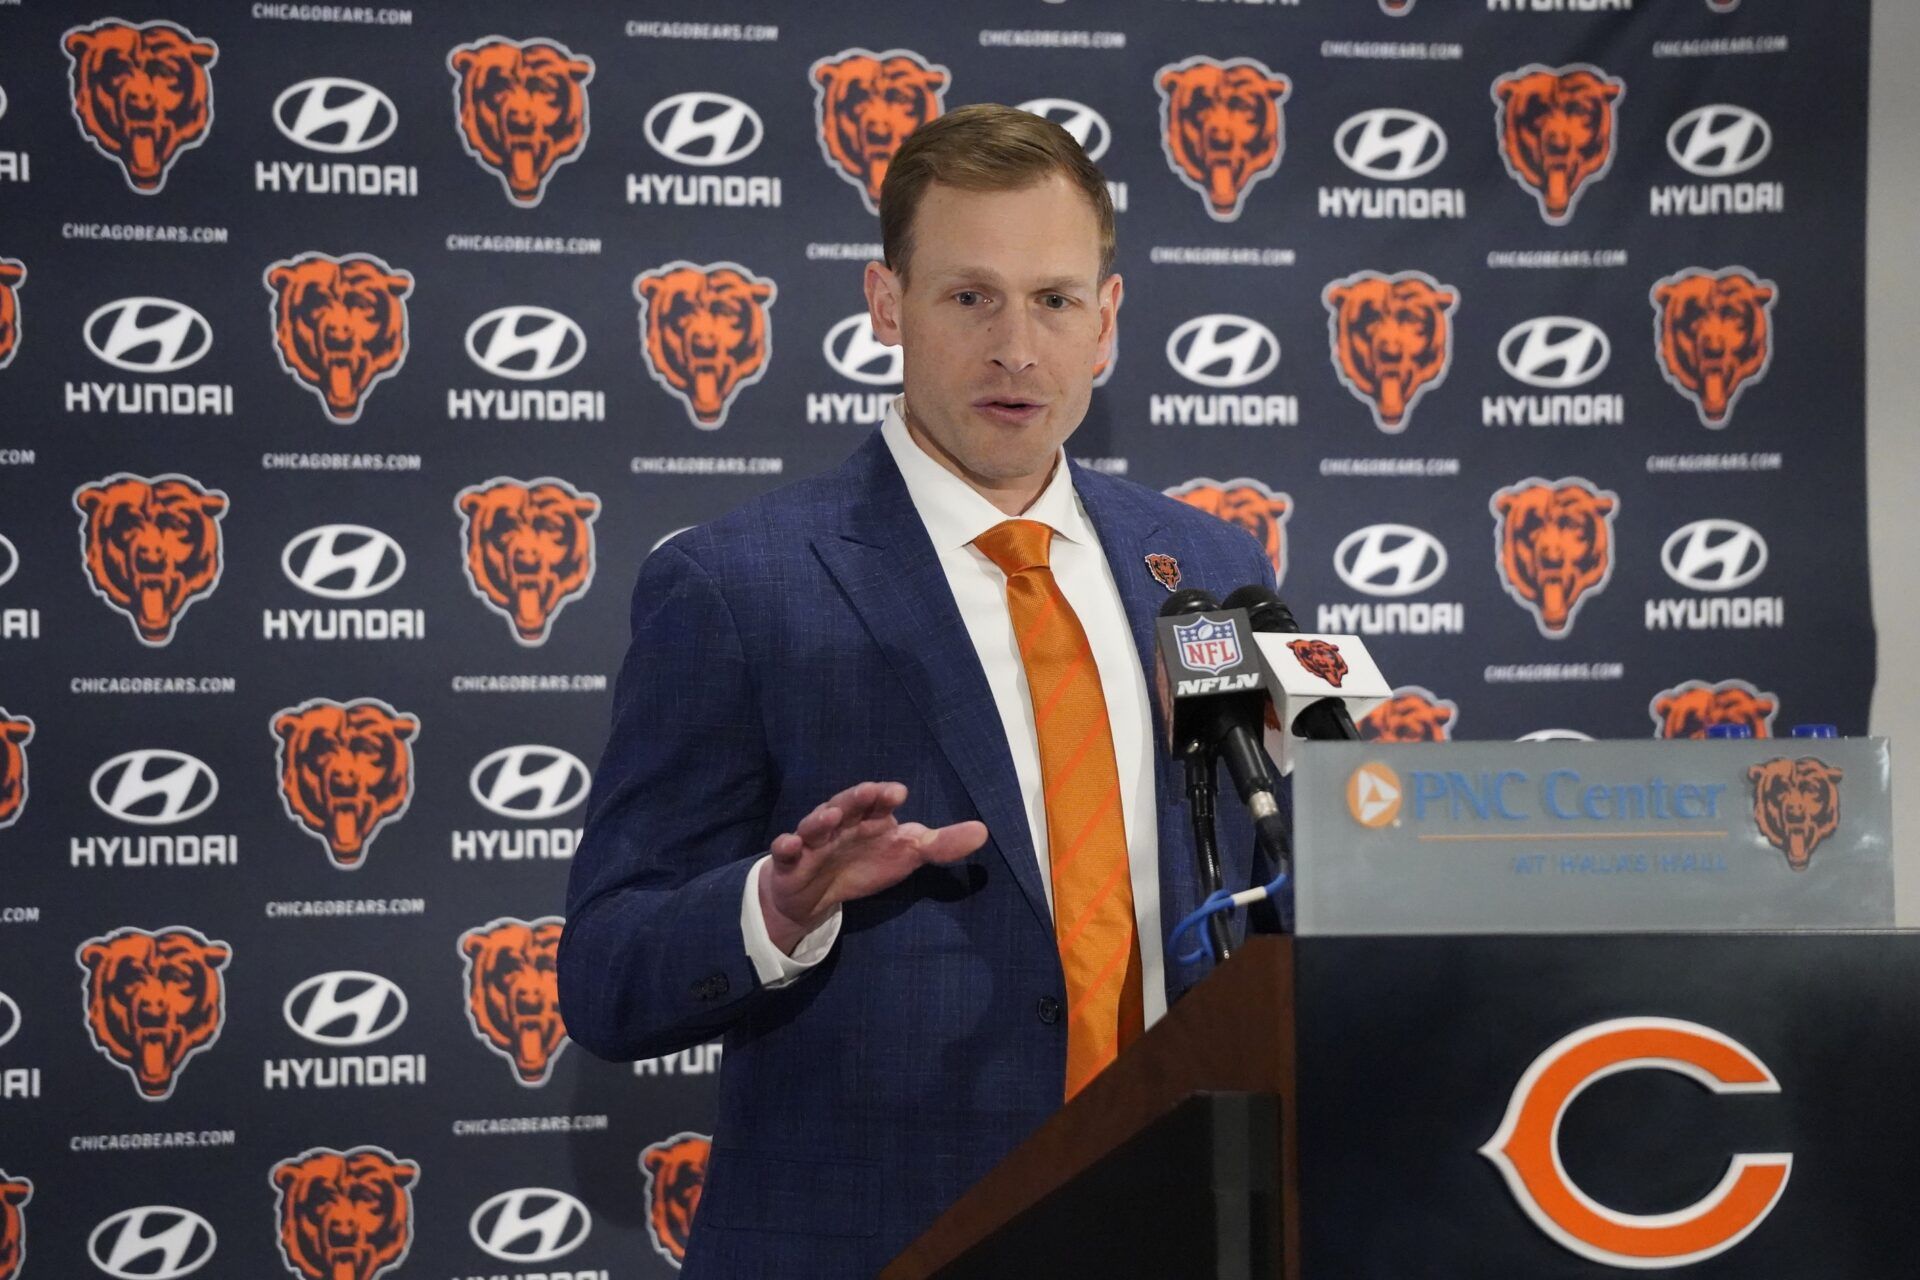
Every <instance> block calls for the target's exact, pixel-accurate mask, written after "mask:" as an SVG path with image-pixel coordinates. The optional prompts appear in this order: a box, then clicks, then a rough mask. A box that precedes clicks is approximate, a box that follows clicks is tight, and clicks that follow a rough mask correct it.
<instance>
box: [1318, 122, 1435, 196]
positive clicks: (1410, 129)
mask: <svg viewBox="0 0 1920 1280" xmlns="http://www.w3.org/2000/svg"><path fill="white" fill-rule="evenodd" d="M1333 149H1334V151H1335V152H1336V153H1337V154H1338V155H1339V157H1340V160H1341V163H1343V164H1345V165H1346V166H1347V168H1349V169H1351V170H1353V171H1354V172H1355V173H1357V174H1359V175H1360V176H1361V177H1363V178H1372V179H1374V180H1375V181H1378V182H1406V181H1409V180H1410V179H1413V178H1418V177H1421V176H1423V175H1425V174H1429V173H1432V172H1433V171H1434V170H1435V169H1436V168H1438V167H1439V165H1440V162H1441V161H1442V160H1445V159H1446V158H1447V135H1446V132H1445V131H1444V130H1442V129H1441V128H1440V126H1439V125H1437V124H1435V123H1434V122H1433V121H1432V120H1429V119H1428V118H1427V117H1426V116H1423V115H1421V114H1420V113H1419V112H1418V111H1406V110H1403V109H1402V108H1400V107H1375V108H1374V109H1373V110H1372V111H1362V112H1361V113H1360V114H1359V115H1355V116H1348V117H1347V119H1346V121H1345V122H1344V123H1343V124H1341V126H1340V128H1339V131H1338V132H1336V133H1335V134H1334V135H1333Z"/></svg>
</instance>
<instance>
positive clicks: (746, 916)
mask: <svg viewBox="0 0 1920 1280" xmlns="http://www.w3.org/2000/svg"><path fill="white" fill-rule="evenodd" d="M880 216H881V231H882V239H883V241H884V243H885V257H886V265H884V266H883V265H881V264H880V263H871V264H869V265H868V267H867V270H866V293H867V300H868V306H869V311H870V315H871V319H872V322H873V327H874V332H875V334H876V335H877V336H878V337H879V338H880V339H881V340H882V341H883V342H887V343H889V344H899V345H901V346H902V348H903V351H904V355H905V378H904V385H905V391H904V394H903V395H902V396H900V397H897V398H896V399H895V401H894V404H893V409H892V412H890V413H889V415H888V419H887V422H886V424H885V425H884V426H883V427H882V428H881V429H880V430H878V431H876V432H875V433H874V434H873V435H872V436H870V437H869V438H868V439H867V441H866V442H865V443H864V444H862V445H861V446H860V448H859V449H858V450H857V451H856V452H855V453H854V454H853V456H852V457H851V458H849V459H848V460H847V461H846V462H845V463H844V464H843V465H842V466H840V467H839V468H838V469H837V470H835V471H833V472H831V473H828V474H826V475H823V476H819V477H816V478H813V479H810V480H805V481H802V482H800V483H797V484H794V485H790V486H788V487H786V488H782V489H780V490H777V491H775V492H773V493H769V494H767V495H765V496H763V497H761V498H759V499H757V500H755V501H753V502H750V503H748V504H747V505H746V506H744V507H742V508H740V509H739V510H736V511H734V512H733V513H731V514H729V515H727V516H725V517H723V518H721V519H719V520H716V521H713V522H711V523H709V524H705V525H701V526H699V527H697V528H695V529H692V530H689V531H687V532H685V533H682V534H680V535H679V536H677V537H675V538H674V539H673V540H672V541H671V542H668V543H667V544H665V545H664V546H662V547H661V548H660V549H658V550H657V551H655V552H654V553H653V554H652V555H651V556H650V557H649V558H648V559H647V561H646V563H645V564H644V565H643V566H642V568H641V571H640V575H639V580H638V583H637V584H636V586H635V589H634V595H633V614H632V625H633V639H632V644H631V647H630V649H629V650H628V653H627V655H626V659H625V662H624V664H623V666H622V668H621V671H620V675H619V679H618V683H617V685H616V689H615V697H614V713H613V731H612V736H611V738H610V740H609V741H608V743H607V748H606V752H605V754H604V756H603V757H602V759H601V761H600V765H599V768H598V771H597V773H596V775H595V778H594V783H593V790H592V795H591V798H590V801H589V812H588V817H587V822H586V829H585V835H584V838H583V842H582V844H581V846H580V848H579V851H578V853H577V854H576V856H575V859H574V863H573V868H572V875H571V879H570V881H569V884H568V892H567V925H566V931H565V933H564V935H563V937H562V940H561V944H560V958H559V983H560V1005H561V1011H562V1014H563V1016H564V1018H565V1021H566V1025H567V1029H568V1032H569V1034H570V1035H571V1036H572V1038H573V1039H574V1040H575V1041H577V1042H579V1043H580V1044H582V1045H584V1046H585V1047H586V1048H587V1049H588V1050H590V1051H591V1052H593V1053H595V1054H597V1055H599V1056H601V1057H603V1058H609V1059H615V1060H627V1059H633V1058H639V1057H649V1056H655V1055H660V1054H665V1053H669V1052H673V1051H675V1050H679V1049H682V1048H685V1047H688V1046H691V1045H695V1044H699V1043H702V1042H705V1041H708V1040H711V1039H713V1038H715V1037H721V1038H723V1039H724V1041H725V1045H726V1053H725V1057H724V1061H723V1067H722V1072H721V1077H720V1103H719V1108H720V1114H719V1119H718V1122H717V1124H716V1126H715V1131H714V1137H713V1151H712V1159H711V1163H710V1165H709V1168H708V1172H707V1180H706V1184H705V1188H704V1192H703V1194H702V1197H701V1200H700V1206H699V1212H698V1214H697V1215H696V1217H695V1220H694V1228H693V1232H692V1239H691V1243H690V1246H689V1249H688V1253H687V1257H686V1260H685V1272H686V1274H687V1275H688V1276H689V1277H693V1278H695V1280H699V1278H701V1277H726V1278H728V1280H737V1278H739V1277H752V1276H768V1277H773V1276H778V1277H782V1278H784V1280H795V1278H801V1277H814V1276H821V1277H843V1276H864V1275H872V1274H873V1273H875V1272H876V1271H877V1270H878V1269H879V1268H880V1267H881V1266H883V1265H884V1264H885V1262H886V1261H887V1260H888V1259H889V1258H891V1257H892V1256H893V1255H894V1254H895V1253H896V1252H898V1250H899V1249H900V1248H901V1247H902V1246H904V1245H905V1244H906V1243H907V1242H908V1241H910V1240H911V1239H912V1238H913V1237H914V1236H916V1235H917V1234H918V1233H919V1232H920V1231H922V1230H923V1229H924V1228H925V1227H926V1226H928V1225H929V1224H930V1223H931V1222H932V1220H933V1219H934V1218H935V1217H936V1216H937V1215H938V1213H939V1211H940V1210H941V1209H943V1208H944V1207H945V1206H946V1205H947V1204H949V1203H951V1202H952V1201H953V1200H954V1199H956V1198H957V1197H958V1196H959V1195H960V1193H961V1192H962V1191H964V1190H965V1189H966V1188H967V1187H968V1186H969V1185H971V1184H972V1183H973V1182H974V1181H976V1180H977V1179H978V1178H980V1177H981V1176H982V1175H983V1174H985V1173H986V1172H987V1171H988V1170H989V1169H990V1168H991V1167H992V1166H993V1165H994V1164H995V1163H996V1162H997V1161H998V1160H999V1159H1000V1158H1001V1157H1002V1156H1004V1155H1005V1154H1006V1153H1007V1152H1008V1151H1009V1150H1011V1149H1012V1148H1013V1147H1014V1146H1015V1145H1017V1144H1018V1143H1019V1141H1020V1140H1021V1139H1022V1138H1024V1137H1025V1136H1026V1135H1027V1134H1028V1133H1029V1132H1031V1131H1032V1130H1033V1128H1034V1127H1035V1126H1036V1125H1038V1124H1039V1123H1040V1122H1041V1121H1042V1120H1044V1119H1045V1118H1046V1117H1047V1116H1048V1115H1049V1114H1050V1113H1051V1112H1052V1111H1054V1110H1055V1109H1057V1108H1058V1107H1059V1106H1060V1105H1061V1104H1062V1102H1063V1100H1064V1098H1065V1097H1066V1096H1068V1095H1069V1094H1070V1093H1071V1092H1073V1091H1074V1090H1076V1089H1077V1088H1078V1087H1080V1086H1081V1085H1084V1084H1085V1082H1086V1078H1087V1076H1086V1073H1087V1068H1086V1067H1085V1065H1084V1064H1086V1063H1088V1062H1091V1063H1093V1066H1092V1068H1091V1070H1094V1071H1097V1070H1098V1068H1099V1066H1100V1065H1101V1064H1103V1063H1104V1062H1105V1061H1110V1060H1111V1058H1112V1056H1113V1055H1114V1054H1115V1053H1116V1052H1117V1050H1118V1048H1119V1047H1121V1046H1124V1045H1125V1044H1126V1043H1127V1042H1128V1041H1129V1040H1130V1039H1131V1038H1132V1037H1133V1036H1134V1035H1137V1034H1139V1033H1140V1032H1141V1031H1142V1030H1143V1029H1144V1027H1145V1026H1147V1025H1150V1024H1151V1023H1152V1022H1153V1021H1154V1020H1155V1019H1156V1018H1157V1017H1158V1016H1160V1014H1161V1013H1163V1012H1164V1011H1165V1009H1166V1006H1167V1004H1168V1003H1169V1002H1171V1001H1172V1000H1174V999H1177V998H1178V997H1179V995H1180V994H1181V993H1182V992H1184V991H1185V990H1186V988H1187V987H1188V986H1190V985H1191V984H1192V983H1193V982H1194V981H1195V980H1196V979H1198V978H1199V977H1201V976H1202V972H1201V968H1202V967H1201V966H1198V965H1187V964H1183V963H1181V962H1180V961H1179V959H1178V958H1177V957H1176V956H1175V955H1173V954H1171V952H1170V950H1169V947H1168V945H1167V941H1166V934H1167V932H1168V930H1169V929H1170V928H1171V927H1172V925H1173V924H1174V923H1176V922H1177V921H1179V920H1180V919H1182V918H1183V917H1185V916H1186V915H1187V914H1189V913H1190V912H1192V911H1193V910H1194V909H1195V908H1196V907H1197V905H1198V903H1199V899H1200V897H1201V894H1200V890H1199V884H1198V877H1197V874H1196V872H1195V868H1194V857H1193V846H1192V837H1191V834H1190V831H1189V816H1188V811H1187V807H1186V805H1185V803H1184V800H1183V796H1182V791H1181V783H1180V777H1179V774H1178V772H1177V770H1176V767H1175V765H1174V764H1173V762H1172V760H1171V758H1170V757H1169V755H1168V753H1167V752H1166V750H1165V747H1164V744H1165V740H1166V726H1165V724H1164V722H1163V719H1162V713H1161V709H1160V708H1159V707H1158V706H1157V705H1156V704H1155V702H1154V699H1153V697H1152V695H1151V692H1150V691H1151V690H1152V688H1153V678H1152V676H1153V667H1154V661H1155V659H1154V619H1155V616H1156V614H1157V612H1158V610H1159V607H1160V605H1161V604H1162V603H1164V601H1165V600H1166V599H1167V593H1168V591H1169V590H1171V586H1170V585H1169V581H1168V580H1169V579H1171V578H1172V577H1173V576H1174V574H1173V572H1171V571H1170V570H1169V564H1171V565H1173V566H1177V571H1178V575H1179V580H1180V583H1181V585H1183V586H1201V587H1205V588H1207V589H1209V590H1211V591H1213V592H1215V593H1216V594H1225V592H1227V591H1228V590H1230V589H1232V588H1234V587H1236V586H1239V585H1241V584H1244V583H1249V582H1257V583H1263V584H1266V585H1268V586H1271V585H1273V568H1272V565H1271V563H1270V562H1269V561H1268V559H1267V557H1266V554H1265V552H1264V549H1263V548H1262V547H1260V545H1259V544H1257V543H1256V542H1255V541H1254V540H1253V539H1252V538H1251V537H1249V536H1248V535H1247V533H1246V532H1245V531H1243V530H1241V529H1239V528H1238V527H1236V526H1234V525H1231V524H1228V523H1226V522H1224V521H1221V520H1218V519H1216V518H1214V517H1213V516H1211V515H1208V514H1205V513H1203V512H1200V511H1198V510H1196V509H1195V508H1193V507H1190V506H1188V505H1186V504H1184V503H1180V502H1177V501H1175V500H1173V499H1170V498H1166V497H1163V496H1162V495H1160V494H1159V493H1156V492H1154V491H1152V490H1149V489H1146V488H1142V487H1141V486H1138V485H1135V484H1131V483H1128V482H1126V481H1123V480H1118V479H1114V478H1110V477H1106V476H1102V475H1099V474H1096V473H1094V472H1091V471H1088V470H1085V469H1083V468H1081V467H1080V466H1078V465H1076V464H1074V463H1073V462H1071V461H1070V460H1069V459H1068V458H1067V457H1066V454H1065V451H1064V449H1063V448H1062V444H1063V442H1064V441H1065V440H1066V438H1067V437H1068V436H1069V435H1070V434H1071V433H1072V432H1073V431H1074V429H1075V428H1076V427H1078V426H1079V424H1080V422H1081V420H1082V419H1083V418H1084V417H1085V414H1086V410H1087V405H1088V401H1089V398H1090V396H1091V391H1092V381H1093V377H1094V373H1095V371H1096V369H1097V368H1098V367H1099V366H1100V365H1101V364H1103V363H1104V362H1105V361H1106V360H1107V359H1109V358H1110V357H1111V355H1112V344H1113V335H1114V323H1115V317H1116V315H1117V313H1118V310H1119V306H1120V298H1121V280H1120V277H1119V276H1118V275H1117V274H1115V273H1114V272H1113V270H1112V266H1113V252H1114V251H1113V235H1114V232H1113V210H1112V205H1111V203H1110V202H1109V199H1108V195H1107V188H1106V185H1105V182H1104V180H1103V179H1102V177H1101V175H1100V173H1099V171H1098V170H1097V169H1096V168H1094V166H1093V164H1092V163H1091V162H1090V161H1089V160H1087V158H1086V156H1085V154H1084V153H1083V152H1082V151H1081V150H1080V148H1079V147H1078V145H1076V144H1075V143H1074V142H1073V140H1072V138H1071V137H1070V136H1069V135H1068V134H1066V133H1065V132H1064V131H1063V130H1061V129H1060V128H1059V127H1058V126H1057V125H1053V124H1051V123H1048V122H1046V121H1044V120H1042V119H1040V118H1039V117H1037V116H1033V115H1030V114H1028V113H1026V112H1021V111H1015V110H1012V109H1010V108H1006V107H996V106H991V105H982V106H974V107H965V108H961V109H959V110H957V111H954V112H952V113H950V114H948V115H946V116H942V117H940V118H938V119H936V120H934V121H932V122H929V123H928V124H926V125H923V126H921V127H920V129H918V130H917V131H916V132H915V133H913V134H912V135H911V136H910V137H909V138H908V139H907V141H906V142H905V143H904V144H903V145H902V146H901V148H900V151H899V153H898V155H897V156H896V157H895V159H894V162H893V165H892V167H891V169H890V171H889V174H888V177H887V180H886V185H885V187H884V189H883V192H882V196H881V211H880ZM909 273H910V275H909ZM909 281H910V282H909ZM996 530H998V531H999V532H996ZM1003 534H1018V535H1019V536H1020V537H1027V536H1028V535H1037V538H1038V542H1037V546H1038V547H1039V551H1038V553H1037V555H1027V556H1026V557H1025V558H1019V557H1017V556H1014V553H1012V552H1008V551H1006V550H1005V549H1004V546H1001V549H1000V550H997V551H995V552H994V554H991V555H990V554H988V549H989V548H991V547H994V546H996V545H1000V544H996V543H995V541H994V540H995V539H996V538H1001V537H1002V535H1003ZM1003 542H1004V539H1003ZM1010 557H1012V558H1010ZM1016 561H1017V562H1016ZM1036 561H1037V563H1034V562H1036ZM1023 611H1024V612H1023ZM1016 622H1018V623H1019V626H1018V628H1016ZM1036 636H1042V637H1047V636H1053V637H1066V639H1065V640H1063V641H1062V642H1061V644H1062V645H1064V646H1065V648H1060V646H1055V649H1058V650H1059V651H1060V652H1069V651H1070V655H1071V656H1072V657H1073V658H1075V659H1076V660H1077V661H1079V662H1081V666H1080V667H1079V668H1078V670H1079V671H1080V672H1081V676H1080V679H1081V684H1080V685H1079V686H1078V692H1077V693H1075V694H1074V696H1073V697H1071V698H1067V697H1065V695H1061V694H1057V693H1056V685H1055V683H1054V681H1053V678H1052V676H1053V672H1054V668H1051V667H1048V666H1047V663H1049V662H1050V661H1052V659H1051V658H1049V657H1048V654H1049V653H1050V652H1053V651H1054V650H1050V649H1049V648H1048V644H1049V643H1050V642H1045V641H1043V640H1036V639H1035V637H1036ZM1096 671H1097V687H1095V677H1094V673H1095V672H1096ZM1043 672H1044V673H1046V674H1045V676H1044V678H1043V675H1042V673H1043ZM1059 706H1066V707H1068V708H1070V709H1071V710H1070V711H1069V712H1065V713H1061V714H1055V712H1056V708H1057V707H1059ZM1063 722H1064V723H1063ZM1063 735H1064V736H1063ZM1083 762H1085V763H1084V766H1083ZM1083 768H1084V770H1085V771H1081V770H1083ZM1076 771H1079V772H1076ZM1070 775H1071V776H1070ZM1089 779H1092V780H1094V781H1092V782H1091V783H1089V781H1088V780H1089ZM1063 797H1064V798H1063ZM1076 797H1077V798H1076ZM1223 799H1224V798H1223ZM1102 804H1104V805H1105V806H1106V807H1104V808H1101V807H1100V806H1101V805H1102ZM1223 810H1224V812H1223V814H1222V818H1223V822H1222V839H1221V846H1222V849H1223V852H1224V854H1225V856H1226V859H1227V863H1228V867H1227V873H1228V877H1229V883H1233V884H1236V885H1238V884H1246V883H1248V882H1249V881H1250V879H1251V876H1252V868H1251V866H1250V864H1249V856H1250V855H1249V853H1248V852H1247V851H1248V850H1249V849H1250V847H1251V839H1250V835H1249V828H1248V826H1247V825H1246V822H1245V818H1244V815H1243V814H1242V813H1240V812H1239V811H1238V810H1237V808H1235V807H1234V806H1232V805H1231V803H1230V801H1229V802H1228V803H1225V804H1223ZM1082 814H1087V815H1089V816H1088V817H1087V819H1086V821H1085V822H1084V823H1083V822H1082V820H1081V815H1082ZM1102 824H1104V825H1102ZM1074 830H1080V831H1081V832H1082V834H1081V835H1078V836H1076V835H1075V834H1074ZM1088 831H1102V832H1106V833H1107V834H1105V835H1102V836H1101V837H1100V838H1098V839H1091V840H1090V839H1088V838H1086V836H1085V832H1088ZM1069 864H1071V867H1070V866H1069ZM1095 872H1097V873H1098V874H1097V875H1095V874H1093V873H1095ZM1075 876H1078V877H1080V878H1081V879H1079V880H1078V881H1076V880H1074V879H1073V878H1072V877H1075ZM1089 876H1091V878H1092V879H1093V880H1097V881H1099V893H1098V895H1097V897H1094V898H1089V899H1086V900H1087V901H1089V902H1090V903H1091V904H1092V905H1089V906H1088V907H1087V908H1086V910H1085V911H1084V913H1083V912H1082V911H1081V908H1080V907H1079V906H1077V905H1076V906H1074V907H1073V908H1072V909H1071V910H1070V911H1056V910H1055V908H1056V904H1057V903H1059V902H1074V903H1078V902H1080V901H1082V897H1081V896H1076V895H1083V889H1082V888H1080V887H1076V885H1082V886H1083V885H1085V884H1086V883H1089V880H1088V877H1089ZM1063 895H1065V896H1063ZM1116 903H1118V904H1120V905H1119V906H1117V907H1116V906H1115V904H1116ZM1069 915H1071V916H1074V917H1076V918H1075V919H1072V920H1069V919H1066V918H1065V917H1066V916H1069ZM1056 917H1061V918H1058V919H1057V918H1056ZM1089 919H1095V920H1096V926H1097V927H1093V928H1089V927H1087V926H1086V921H1087V920H1089ZM1102 931H1104V936H1105V937H1106V939H1107V941H1106V942H1104V943H1102V945H1103V946H1105V947H1108V948H1109V949H1108V950H1107V951H1106V952H1103V953H1102V954H1105V955H1107V956H1108V957H1109V959H1108V961H1107V962H1106V963H1104V964H1093V965H1089V964H1088V963H1087V962H1086V956H1087V954H1088V952H1087V947H1088V942H1087V938H1088V937H1089V936H1090V935H1091V934H1094V933H1099V932H1102ZM1096 958H1097V957H1096ZM1089 1055H1092V1056H1089ZM1076 1075H1078V1076H1079V1077H1080V1078H1075V1077H1076Z"/></svg>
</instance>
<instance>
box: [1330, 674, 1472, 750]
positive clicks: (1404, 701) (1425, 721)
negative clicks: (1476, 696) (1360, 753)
mask: <svg viewBox="0 0 1920 1280" xmlns="http://www.w3.org/2000/svg"><path fill="white" fill-rule="evenodd" d="M1459 715H1460V707H1459V704H1457V703H1455V702H1454V701H1453V700H1452V699H1451V698H1441V697H1437V696H1436V695H1435V694H1434V692H1433V691H1432V690H1431V689H1423V688H1421V687H1420V686H1419V685H1417V684H1408V685H1401V686H1400V687H1399V688H1397V689H1395V690H1394V691H1393V696H1392V697H1390V698H1388V699H1387V700H1386V701H1385V702H1383V703H1381V704H1380V705H1379V706H1377V707H1375V708H1374V709H1373V710H1371V711H1369V712H1367V714H1366V715H1364V716H1362V717H1361V718H1360V722H1359V723H1358V724H1357V725H1355V726H1354V727H1355V728H1357V729H1359V730H1360V737H1361V738H1362V739H1364V740H1365V741H1367V742H1447V741H1449V740H1451V739H1452V737H1453V722H1454V721H1455V720H1456V719H1458V718H1459Z"/></svg>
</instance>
